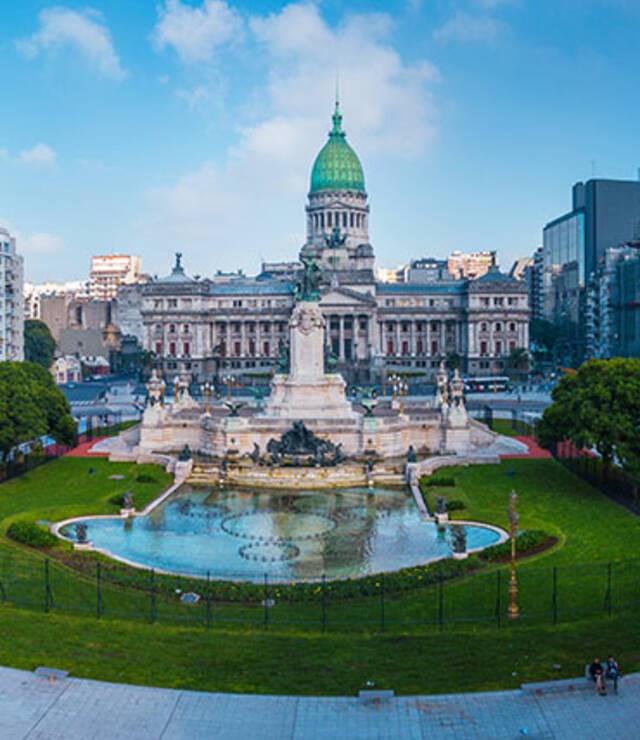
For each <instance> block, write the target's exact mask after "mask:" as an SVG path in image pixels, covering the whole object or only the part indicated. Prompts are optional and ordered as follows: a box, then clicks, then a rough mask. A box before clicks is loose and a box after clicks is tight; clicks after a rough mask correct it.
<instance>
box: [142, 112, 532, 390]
mask: <svg viewBox="0 0 640 740" xmlns="http://www.w3.org/2000/svg"><path fill="white" fill-rule="evenodd" d="M300 257H301V258H305V259H306V258H309V257H311V258H313V259H314V260H315V261H316V262H317V264H319V265H320V266H321V267H322V271H323V285H322V290H321V300H320V307H321V309H322V312H323V315H324V318H325V321H326V352H325V354H329V353H331V354H332V355H333V357H334V358H335V361H336V362H337V369H338V370H340V371H341V372H342V373H343V374H344V375H345V377H346V378H347V380H348V381H350V382H354V381H355V382H375V381H380V380H381V378H382V377H383V376H384V375H385V374H390V373H393V372H397V371H399V370H408V369H411V370H414V371H415V372H416V373H418V374H420V375H421V376H422V379H423V380H424V381H426V382H430V381H433V379H434V378H435V375H436V373H437V370H438V367H439V364H440V362H441V361H442V360H443V359H445V358H447V357H449V358H451V357H452V356H456V357H458V358H459V362H460V366H461V369H462V371H463V372H464V373H466V374H468V375H501V374H503V373H504V372H505V370H506V368H507V363H508V356H509V354H510V352H511V351H512V350H513V349H516V348H520V347H524V348H527V347H528V345H529V306H528V291H527V287H526V285H525V283H524V282H522V281H518V280H515V279H513V278H509V277H507V276H506V275H503V274H501V273H500V272H499V271H496V270H493V271H492V272H491V274H490V275H488V276H485V278H484V279H482V280H480V279H479V280H467V279H457V278H454V277H452V276H451V275H449V273H448V270H447V263H446V260H436V259H433V258H426V259H420V260H414V261H413V262H412V263H411V265H410V266H409V267H408V268H407V270H406V271H405V272H404V274H402V275H400V276H394V277H395V279H396V281H395V282H381V281H376V278H375V272H374V266H375V258H374V251H373V248H372V246H371V243H370V241H369V204H368V197H367V190H366V186H365V176H364V170H363V167H362V163H361V162H360V159H359V157H358V155H357V154H356V152H355V150H354V149H353V147H352V146H351V145H350V144H349V142H348V140H347V135H346V133H345V131H344V129H343V126H342V113H341V111H340V105H339V102H338V101H336V103H335V110H334V112H333V117H332V126H331V130H330V131H329V134H328V138H327V141H326V142H325V143H324V145H323V146H322V148H321V149H320V151H319V153H318V155H317V156H316V158H315V161H314V163H313V166H312V168H311V178H310V186H309V192H308V194H307V203H306V239H305V243H304V245H303V246H302V248H301V251H300ZM300 269H301V264H300V262H287V261H283V262H270V263H263V265H262V270H261V271H260V273H259V274H257V275H256V276H254V277H247V276H245V275H244V274H242V273H226V274H222V273H220V272H217V273H215V266H212V270H211V272H212V277H210V278H200V277H198V278H191V277H189V276H188V275H187V273H186V272H185V270H184V268H183V266H182V264H181V262H180V257H178V261H177V263H176V267H174V269H173V271H172V273H171V274H170V275H169V276H168V277H165V278H156V279H155V280H152V281H151V282H150V283H148V284H147V285H145V286H141V288H140V289H141V291H142V322H143V324H144V338H143V344H144V345H145V349H147V350H149V351H151V352H153V353H154V354H155V355H156V357H157V358H158V365H159V367H160V368H161V369H162V370H163V371H164V372H165V374H166V375H167V376H168V377H169V378H171V377H174V376H175V375H177V374H190V375H191V376H192V377H193V378H194V379H197V380H198V381H199V382H202V381H204V380H211V379H212V378H215V377H217V378H218V379H219V378H220V376H221V375H225V376H226V375H229V374H238V375H242V374H244V373H246V374H247V375H251V374H253V375H256V374H258V375H259V374H264V373H265V372H266V371H268V370H271V369H273V368H274V367H276V366H277V364H278V360H279V357H280V355H281V354H282V352H283V347H284V346H285V345H286V342H287V338H288V321H289V317H290V315H291V312H292V309H293V306H294V302H295V301H294V288H295V284H296V282H297V279H298V275H299V272H300Z"/></svg>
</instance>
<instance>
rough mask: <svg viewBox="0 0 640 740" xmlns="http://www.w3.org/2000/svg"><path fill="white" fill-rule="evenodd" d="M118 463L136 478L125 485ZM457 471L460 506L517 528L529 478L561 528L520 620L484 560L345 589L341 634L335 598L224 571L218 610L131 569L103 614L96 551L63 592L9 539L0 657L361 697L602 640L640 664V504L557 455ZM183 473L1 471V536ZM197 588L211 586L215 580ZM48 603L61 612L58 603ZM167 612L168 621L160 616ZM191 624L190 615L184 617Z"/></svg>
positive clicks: (591, 649) (524, 576)
mask: <svg viewBox="0 0 640 740" xmlns="http://www.w3.org/2000/svg"><path fill="white" fill-rule="evenodd" d="M90 468H93V469H94V470H95V474H90V473H89V469H90ZM140 473H150V474H151V475H153V476H154V477H155V478H156V482H155V483H139V482H137V481H136V478H137V477H138V475H139V474H140ZM114 474H116V475H124V476H125V478H124V479H123V480H121V481H114V480H112V479H111V478H110V476H112V475H114ZM442 475H443V476H446V477H454V478H455V481H456V485H455V487H453V488H444V489H433V490H432V493H431V494H430V495H431V496H432V497H435V496H436V495H438V494H440V493H442V494H444V495H445V496H447V497H448V498H450V499H462V500H463V501H464V502H465V504H466V509H465V510H463V511H459V512H454V513H453V514H452V519H455V518H459V519H470V520H476V521H484V522H489V523H493V524H496V525H498V526H502V527H506V526H507V524H508V520H507V506H508V497H509V492H510V490H511V489H512V488H514V489H515V490H516V491H517V492H518V497H519V498H518V509H519V512H520V517H521V526H522V527H523V528H531V529H542V530H545V531H546V532H548V533H550V534H552V535H554V536H556V537H557V538H558V544H557V545H556V547H554V548H553V549H551V550H549V551H547V552H544V553H541V554H539V555H536V556H534V557H532V558H529V559H528V560H526V561H521V562H520V563H519V565H518V578H519V584H520V603H521V606H522V610H523V611H522V614H523V615H522V619H521V620H520V622H519V623H517V625H507V623H506V620H505V609H506V603H507V587H508V583H507V578H506V570H505V567H504V566H502V565H487V566H484V570H483V571H482V573H480V574H478V575H471V576H467V577H465V578H461V579H459V580H457V581H454V582H451V583H445V584H444V585H443V587H442V588H441V589H440V588H438V586H431V587H427V588H418V589H414V590H411V591H408V592H401V593H390V594H388V595H387V597H386V600H385V602H384V605H383V604H382V600H381V598H379V597H378V596H373V597H366V598H365V597H360V598H353V599H347V600H340V601H333V600H331V598H330V599H329V600H328V603H327V604H326V605H325V607H326V608H325V609H324V617H325V620H326V624H325V626H326V631H325V632H324V633H322V632H320V631H319V628H320V625H321V622H322V618H323V605H322V603H321V602H320V601H315V602H313V603H308V604H306V603H301V604H296V603H294V604H287V603H283V602H278V600H277V588H273V590H272V591H271V592H270V596H275V597H276V605H275V607H274V608H273V609H270V610H269V611H268V612H265V610H264V609H263V608H262V606H261V605H260V604H255V605H252V606H250V605H242V604H225V603H222V602H220V601H219V600H217V599H216V598H215V585H214V587H213V594H214V600H213V603H212V612H211V613H210V614H209V615H207V610H206V605H205V604H203V603H202V602H201V603H200V604H199V605H198V606H197V607H185V606H180V605H179V604H178V603H177V599H176V596H175V590H174V589H172V588H165V589H164V591H161V593H160V594H158V595H157V598H156V597H154V596H153V595H152V594H150V593H149V592H148V591H144V590H142V589H141V588H140V583H141V581H142V580H143V579H148V575H147V574H144V573H141V572H140V571H135V570H133V569H129V570H127V569H122V572H123V573H125V575H126V574H127V573H128V574H129V576H130V577H131V579H132V585H133V586H135V588H125V587H124V586H118V585H114V584H112V583H109V582H107V581H105V582H104V583H103V584H102V586H101V593H100V598H101V599H102V606H101V608H102V612H101V613H102V615H103V616H102V618H101V619H97V618H96V614H97V613H98V611H99V609H98V603H99V601H98V594H97V590H96V580H95V577H94V575H93V574H94V572H95V568H96V567H97V562H99V561H102V562H104V559H102V558H99V557H96V556H95V555H88V556H87V558H86V562H87V564H88V568H87V569H85V572H84V573H79V572H76V571H75V570H73V569H70V568H68V567H67V566H66V565H64V564H61V563H58V562H56V561H55V560H53V561H52V563H51V568H50V579H51V585H52V593H53V597H54V598H53V602H52V603H50V604H47V601H46V598H45V594H44V589H43V582H44V581H43V555H42V554H41V553H39V552H37V551H34V550H29V549H28V548H25V547H22V546H19V545H17V544H15V543H12V542H10V541H8V540H6V539H4V538H3V539H0V584H2V585H3V588H4V587H5V586H6V595H7V598H8V603H7V604H6V605H4V606H2V605H1V604H0V615H1V616H2V620H3V622H2V623H3V628H4V629H3V630H2V631H0V663H5V664H8V665H14V666H16V667H24V668H33V667H35V666H36V665H39V664H48V665H55V666H57V667H61V668H67V669H69V670H71V672H72V674H73V675H77V676H85V677H92V678H102V679H106V680H113V681H130V682H133V683H142V684H151V685H164V686H180V687H186V688H197V689H209V690H225V691H253V692H261V693H269V692H275V693H280V692H281V693H302V694H342V693H354V692H355V691H356V690H357V689H358V688H361V687H362V686H363V684H364V683H365V682H366V681H367V680H373V681H375V682H376V684H377V685H379V686H382V685H386V686H389V687H392V688H395V689H396V690H398V691H400V692H403V693H424V692H437V691H459V690H472V689H478V690H479V689H495V688H507V687H512V686H517V685H519V684H520V683H521V682H522V681H525V680H542V679H545V678H554V677H560V676H573V675H579V674H580V673H581V672H582V667H583V665H584V663H585V662H586V661H587V660H588V659H589V658H591V657H593V654H594V653H595V652H598V653H603V654H605V653H607V652H610V651H613V652H615V653H617V654H618V655H619V656H620V659H621V661H622V664H623V666H624V667H625V669H626V670H631V669H632V668H638V667H640V651H639V650H638V648H637V638H636V634H637V618H638V616H640V609H639V607H640V580H639V576H638V573H639V569H638V568H637V567H636V565H635V564H627V565H624V564H622V563H623V562H624V561H628V560H629V559H630V558H633V557H636V556H637V555H638V551H637V547H638V546H637V543H638V541H639V538H638V535H639V534H640V520H639V519H638V518H636V517H634V516H632V515H631V514H629V513H628V512H627V511H626V510H624V509H622V508H620V507H618V506H617V505H616V504H614V503H612V502H611V501H610V500H608V499H607V498H605V497H604V496H602V495H601V494H599V493H598V492H597V491H595V490H594V489H592V488H591V487H589V486H588V485H586V484H584V483H582V482H581V481H580V480H579V479H578V478H577V477H575V476H574V475H573V474H572V473H570V472H569V471H568V470H566V469H565V468H563V467H562V466H561V465H559V464H557V463H556V462H555V461H553V460H509V461H505V462H504V463H502V464H501V465H489V466H470V467H468V468H456V469H450V470H445V471H442ZM169 483H170V477H169V476H167V475H166V474H165V473H164V472H163V471H162V470H161V469H159V468H157V467H152V466H136V465H130V464H125V463H121V464H110V463H108V462H107V461H106V460H104V459H95V460H94V459H84V458H63V459H60V460H58V461H56V462H52V463H49V464H47V465H44V466H42V467H41V468H38V469H36V470H33V471H31V472H29V473H28V474H26V475H24V476H22V477H21V478H17V479H14V480H12V481H10V482H8V483H5V484H2V485H0V533H2V534H4V533H5V532H6V529H7V527H8V525H9V524H10V523H11V522H12V521H14V520H17V519H25V520H28V521H35V520H38V519H47V520H49V521H57V520H60V519H63V518H66V517H70V516H74V515H84V514H97V513H114V512H115V511H117V506H115V505H114V504H111V503H109V499H110V498H111V497H112V496H114V495H116V494H118V493H123V492H124V491H126V490H132V491H134V495H135V498H136V505H137V506H138V508H141V507H142V506H143V505H144V504H145V503H147V502H148V501H149V500H151V499H152V498H153V497H155V496H156V495H157V494H158V493H159V492H160V491H161V490H163V489H164V488H165V487H166V486H167V485H168V484H169ZM60 547H61V551H64V550H65V546H64V545H62V546H60ZM66 549H68V548H66ZM610 561H612V562H613V563H614V565H613V566H612V569H611V575H609V573H610V572H609V569H608V567H607V563H608V562H610ZM594 563H595V564H596V565H594ZM554 566H555V567H556V569H557V570H556V572H555V574H554V570H553V568H554ZM129 576H127V577H129ZM554 578H555V581H554ZM554 582H555V583H556V587H557V588H556V591H555V594H554V588H553V584H554ZM167 583H174V582H173V581H167ZM609 583H613V588H612V590H611V591H608V590H607V588H608V584H609ZM179 585H181V582H180V580H179V579H175V586H179ZM198 587H199V590H200V591H202V589H203V588H204V584H202V583H200V584H198ZM381 593H382V591H381ZM171 594H172V596H171V597H170V595H171ZM634 602H635V604H636V606H635V607H634V606H633V603H634ZM9 604H18V605H23V606H30V607H31V608H30V609H17V608H15V607H14V606H10V605H9ZM623 605H624V607H625V611H624V612H623V613H620V609H621V607H622V606H623ZM47 606H48V608H49V609H50V610H51V611H50V613H48V614H44V613H43V610H44V609H45V608H46V607H47ZM383 606H384V608H382V607H383ZM68 612H71V613H72V614H73V616H70V615H69V614H68ZM594 612H595V613H598V614H599V615H600V616H599V618H597V619H596V618H594V617H593V614H594ZM609 614H611V615H612V616H611V617H610V616H608V615H609ZM77 615H79V616H77ZM117 616H126V617H127V618H129V619H130V620H131V621H126V620H121V621H118V620H116V619H114V617H117ZM554 618H555V619H556V620H557V621H558V622H559V623H558V624H556V625H554V624H552V622H553V620H554ZM152 619H157V623H156V624H150V623H149V622H150V621H151V620H152ZM266 619H268V621H269V626H268V627H266V626H265V625H264V621H265V620H266ZM228 620H236V621H235V623H234V622H230V621H228ZM469 621H472V622H475V621H477V624H474V625H469ZM180 623H181V624H183V625H184V626H176V625H177V624H180ZM208 623H210V624H211V625H212V627H211V629H207V627H206V625H207V624H208ZM440 626H442V627H443V628H444V629H443V631H440ZM383 629H384V633H383V634H377V635H374V634H372V633H373V632H379V631H382V630H383ZM34 635H37V640H36V639H34ZM554 664H560V665H562V668H561V669H560V670H557V669H554V668H553V665H554ZM438 666H443V668H442V670H440V669H439V668H438ZM514 672H515V673H516V675H515V676H514V675H512V674H513V673H514Z"/></svg>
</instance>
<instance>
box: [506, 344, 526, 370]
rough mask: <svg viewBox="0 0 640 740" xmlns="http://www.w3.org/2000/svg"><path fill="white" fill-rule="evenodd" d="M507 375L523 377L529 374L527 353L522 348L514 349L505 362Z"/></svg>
mask: <svg viewBox="0 0 640 740" xmlns="http://www.w3.org/2000/svg"><path fill="white" fill-rule="evenodd" d="M507 367H508V369H509V374H510V375H512V376H514V377H524V376H525V375H526V374H527V373H528V372H529V352H528V351H527V350H526V349H525V348H524V347H515V348H514V349H512V350H511V352H510V353H509V358H508V360H507Z"/></svg>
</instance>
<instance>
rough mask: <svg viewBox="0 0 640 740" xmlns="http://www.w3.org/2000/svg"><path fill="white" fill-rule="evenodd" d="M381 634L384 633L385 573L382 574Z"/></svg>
mask: <svg viewBox="0 0 640 740" xmlns="http://www.w3.org/2000/svg"><path fill="white" fill-rule="evenodd" d="M380 632H384V573H381V574H380Z"/></svg>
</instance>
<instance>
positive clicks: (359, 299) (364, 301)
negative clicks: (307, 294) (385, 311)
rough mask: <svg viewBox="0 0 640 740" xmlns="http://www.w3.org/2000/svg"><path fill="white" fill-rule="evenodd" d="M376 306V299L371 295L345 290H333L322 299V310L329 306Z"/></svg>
mask: <svg viewBox="0 0 640 740" xmlns="http://www.w3.org/2000/svg"><path fill="white" fill-rule="evenodd" d="M372 305H374V306H375V305H376V301H375V298H374V297H373V296H371V295H369V294H363V293H358V291H357V290H348V289H345V288H331V289H330V290H329V292H328V293H325V294H324V295H323V296H322V298H321V299H320V306H321V308H324V307H327V306H372Z"/></svg>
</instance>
